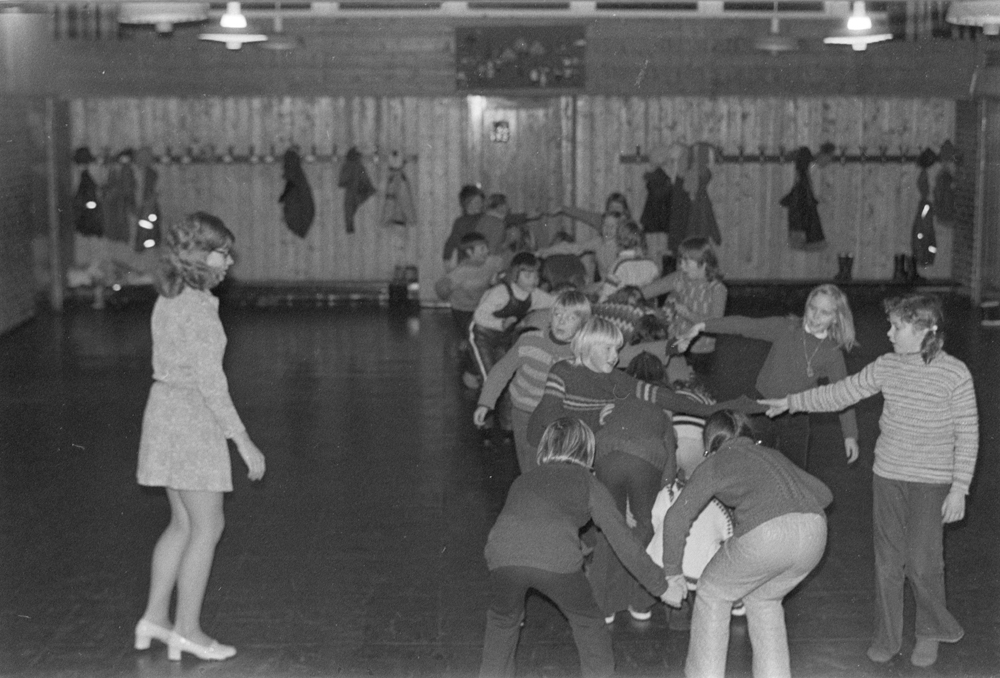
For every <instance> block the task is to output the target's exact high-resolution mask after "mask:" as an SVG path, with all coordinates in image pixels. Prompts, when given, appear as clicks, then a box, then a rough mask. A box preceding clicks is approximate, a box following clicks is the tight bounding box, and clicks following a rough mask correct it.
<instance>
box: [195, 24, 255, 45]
mask: <svg viewBox="0 0 1000 678" xmlns="http://www.w3.org/2000/svg"><path fill="white" fill-rule="evenodd" d="M198 39H200V40H208V41H211V42H222V43H225V45H226V49H232V50H237V49H239V48H240V47H242V46H243V45H247V44H250V43H252V42H265V41H266V40H267V36H266V35H264V34H263V33H253V32H251V31H247V30H239V29H235V28H232V29H228V30H226V29H220V30H218V31H216V32H215V33H202V34H201V35H199V36H198Z"/></svg>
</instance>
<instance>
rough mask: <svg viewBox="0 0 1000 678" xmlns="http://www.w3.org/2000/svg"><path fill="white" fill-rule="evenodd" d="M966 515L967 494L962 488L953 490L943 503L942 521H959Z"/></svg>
mask: <svg viewBox="0 0 1000 678" xmlns="http://www.w3.org/2000/svg"><path fill="white" fill-rule="evenodd" d="M964 517H965V494H964V493H963V492H962V491H961V490H952V491H951V492H949V493H948V496H947V497H945V500H944V504H942V505H941V523H942V524H947V523H957V522H958V521H959V520H961V519H962V518H964Z"/></svg>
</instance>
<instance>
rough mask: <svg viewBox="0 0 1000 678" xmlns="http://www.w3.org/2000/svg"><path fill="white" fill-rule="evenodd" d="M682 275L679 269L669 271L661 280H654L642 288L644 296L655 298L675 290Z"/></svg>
mask: <svg viewBox="0 0 1000 678" xmlns="http://www.w3.org/2000/svg"><path fill="white" fill-rule="evenodd" d="M680 276H681V274H680V273H679V272H678V271H674V272H673V273H668V274H667V275H665V276H663V277H662V278H660V279H659V280H654V281H653V282H651V283H649V284H648V285H646V286H645V287H643V288H642V296H644V297H645V298H646V299H655V298H656V297H658V296H660V295H663V294H667V293H668V292H673V291H674V289H675V288H676V287H677V281H678V280H680Z"/></svg>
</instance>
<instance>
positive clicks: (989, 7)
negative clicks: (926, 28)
mask: <svg viewBox="0 0 1000 678" xmlns="http://www.w3.org/2000/svg"><path fill="white" fill-rule="evenodd" d="M945 21H947V22H948V23H950V24H957V25H959V26H982V27H983V33H985V34H986V35H1000V2H996V1H991V0H963V1H962V2H958V1H957V0H956V1H955V2H952V3H950V4H949V5H948V13H947V14H946V15H945Z"/></svg>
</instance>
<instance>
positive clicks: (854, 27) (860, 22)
mask: <svg viewBox="0 0 1000 678" xmlns="http://www.w3.org/2000/svg"><path fill="white" fill-rule="evenodd" d="M871 29H872V18H871V17H870V16H868V14H867V12H865V3H863V2H855V3H854V4H853V5H852V9H851V17H850V18H849V19H848V20H847V30H849V31H870V30H871Z"/></svg>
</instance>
